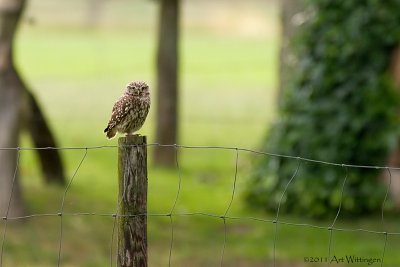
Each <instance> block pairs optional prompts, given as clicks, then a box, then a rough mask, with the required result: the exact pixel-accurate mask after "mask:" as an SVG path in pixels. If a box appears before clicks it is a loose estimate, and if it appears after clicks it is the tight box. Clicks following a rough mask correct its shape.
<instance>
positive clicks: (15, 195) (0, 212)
mask: <svg viewBox="0 0 400 267" xmlns="http://www.w3.org/2000/svg"><path fill="white" fill-rule="evenodd" d="M23 4H24V1H23V0H19V1H17V0H12V1H5V0H3V1H0V96H1V97H0V147H2V148H4V147H11V148H12V147H14V148H15V147H17V146H18V132H19V128H20V125H19V123H20V121H21V120H20V119H21V115H22V114H21V103H22V101H21V95H22V94H21V88H20V87H19V86H18V85H17V82H16V75H15V74H16V72H15V69H14V66H13V63H12V40H13V37H14V33H15V29H16V27H17V24H18V20H19V18H20V16H21V12H22V7H23ZM17 153H18V152H17V150H0V216H2V217H4V216H7V215H8V216H18V215H21V214H23V210H24V208H23V204H22V198H21V194H20V187H19V183H18V172H17V173H16V174H15V177H14V173H15V171H16V164H17ZM14 178H15V181H14ZM13 181H14V183H13ZM12 189H13V190H12ZM12 191H13V192H12ZM11 193H12V201H11V205H10V209H9V212H8V205H9V200H10V197H11Z"/></svg>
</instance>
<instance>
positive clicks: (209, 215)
mask: <svg viewBox="0 0 400 267" xmlns="http://www.w3.org/2000/svg"><path fill="white" fill-rule="evenodd" d="M196 215H197V216H204V217H212V218H218V219H229V220H249V221H258V222H264V223H272V224H275V223H278V224H282V225H289V226H302V227H310V228H315V229H321V230H329V231H331V230H335V231H342V232H367V233H371V234H387V235H400V232H384V231H374V230H368V229H363V228H354V229H351V228H336V227H330V226H319V225H313V224H308V223H292V222H285V221H279V220H274V219H262V218H257V217H235V216H224V215H218V214H211V213H204V212H186V213H174V214H171V213H147V214H144V213H142V214H115V213H94V212H75V213H44V214H31V215H25V216H18V217H8V218H5V217H3V218H2V219H3V220H22V219H30V218H37V217H49V216H54V217H57V216H100V217H138V216H147V217H171V216H196Z"/></svg>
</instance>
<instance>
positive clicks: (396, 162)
mask: <svg viewBox="0 0 400 267" xmlns="http://www.w3.org/2000/svg"><path fill="white" fill-rule="evenodd" d="M390 73H391V75H392V77H393V80H394V83H395V87H396V89H397V90H398V91H400V47H397V49H395V51H394V53H393V55H392V60H391V67H390ZM398 116H399V117H400V110H399V111H398ZM387 166H394V167H398V166H400V140H397V147H396V149H395V150H394V151H393V152H392V153H391V154H390V156H389V160H388V164H387ZM383 177H384V178H385V182H386V184H387V185H389V184H390V193H391V196H392V198H393V200H394V206H395V208H396V210H400V172H397V171H391V172H390V173H389V172H388V171H387V170H384V172H383Z"/></svg>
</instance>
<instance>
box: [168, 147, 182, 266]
mask: <svg viewBox="0 0 400 267" xmlns="http://www.w3.org/2000/svg"><path fill="white" fill-rule="evenodd" d="M174 147H175V164H176V170H177V172H178V176H179V183H178V191H177V193H176V196H175V201H174V204H173V205H172V208H171V211H170V212H169V214H168V215H169V221H170V226H171V243H170V246H169V256H168V266H169V267H170V266H171V259H172V248H173V246H174V224H173V221H172V213H173V212H174V210H175V206H176V203H177V202H178V198H179V194H180V192H181V183H182V175H181V169H180V167H179V161H178V147H177V145H176V144H175V146H174Z"/></svg>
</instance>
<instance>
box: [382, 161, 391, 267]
mask: <svg viewBox="0 0 400 267" xmlns="http://www.w3.org/2000/svg"><path fill="white" fill-rule="evenodd" d="M386 170H387V172H388V174H389V185H388V186H387V189H386V194H385V198H384V199H383V202H382V212H381V219H382V228H383V229H382V230H383V231H384V233H383V234H384V235H385V242H384V244H383V251H382V260H381V267H382V266H383V261H384V259H385V252H386V245H387V239H388V235H387V232H386V227H385V221H384V218H383V213H384V209H385V205H386V200H387V197H388V195H389V189H390V187H391V185H392V173H391V172H390V168H388V167H386Z"/></svg>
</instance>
